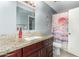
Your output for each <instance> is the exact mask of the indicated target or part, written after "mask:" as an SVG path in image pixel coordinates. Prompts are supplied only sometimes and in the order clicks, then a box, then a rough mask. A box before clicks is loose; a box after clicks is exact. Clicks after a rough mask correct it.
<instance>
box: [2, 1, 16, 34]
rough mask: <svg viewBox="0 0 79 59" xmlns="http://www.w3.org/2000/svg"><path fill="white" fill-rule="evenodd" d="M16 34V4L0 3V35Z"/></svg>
mask: <svg viewBox="0 0 79 59" xmlns="http://www.w3.org/2000/svg"><path fill="white" fill-rule="evenodd" d="M13 33H16V2H13V1H12V2H11V1H0V35H2V34H13Z"/></svg>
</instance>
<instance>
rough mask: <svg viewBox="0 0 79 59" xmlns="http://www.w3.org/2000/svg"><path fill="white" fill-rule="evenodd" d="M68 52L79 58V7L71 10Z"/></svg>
mask: <svg viewBox="0 0 79 59" xmlns="http://www.w3.org/2000/svg"><path fill="white" fill-rule="evenodd" d="M68 21H69V24H68V29H69V33H70V34H69V36H68V51H69V52H70V53H72V54H74V55H76V56H79V46H78V45H79V26H78V25H79V7H78V8H75V9H71V10H69V20H68Z"/></svg>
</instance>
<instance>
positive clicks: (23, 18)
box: [16, 6, 35, 30]
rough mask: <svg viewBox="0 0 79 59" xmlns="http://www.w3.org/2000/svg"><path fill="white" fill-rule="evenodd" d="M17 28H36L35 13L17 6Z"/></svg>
mask: <svg viewBox="0 0 79 59" xmlns="http://www.w3.org/2000/svg"><path fill="white" fill-rule="evenodd" d="M16 22H17V28H20V27H21V28H22V29H23V30H34V29H35V13H34V12H32V11H29V10H24V9H23V8H21V7H18V6H17V21H16Z"/></svg>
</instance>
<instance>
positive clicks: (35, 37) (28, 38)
mask: <svg viewBox="0 0 79 59" xmlns="http://www.w3.org/2000/svg"><path fill="white" fill-rule="evenodd" d="M40 38H42V37H41V36H33V37H26V38H24V39H25V40H27V41H30V40H35V39H40Z"/></svg>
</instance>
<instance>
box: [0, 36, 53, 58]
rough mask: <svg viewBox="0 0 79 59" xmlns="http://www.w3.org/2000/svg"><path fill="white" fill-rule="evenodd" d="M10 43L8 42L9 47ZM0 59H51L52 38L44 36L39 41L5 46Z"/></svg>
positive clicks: (0, 52) (0, 53)
mask: <svg viewBox="0 0 79 59" xmlns="http://www.w3.org/2000/svg"><path fill="white" fill-rule="evenodd" d="M11 44H12V42H10V45H11ZM7 45H8V44H6V48H8V47H10V48H8V49H4V51H3V50H2V51H3V52H2V51H1V50H0V56H1V57H52V56H53V36H44V37H42V38H41V39H34V40H30V41H22V42H16V43H15V44H14V45H13V46H7Z"/></svg>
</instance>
